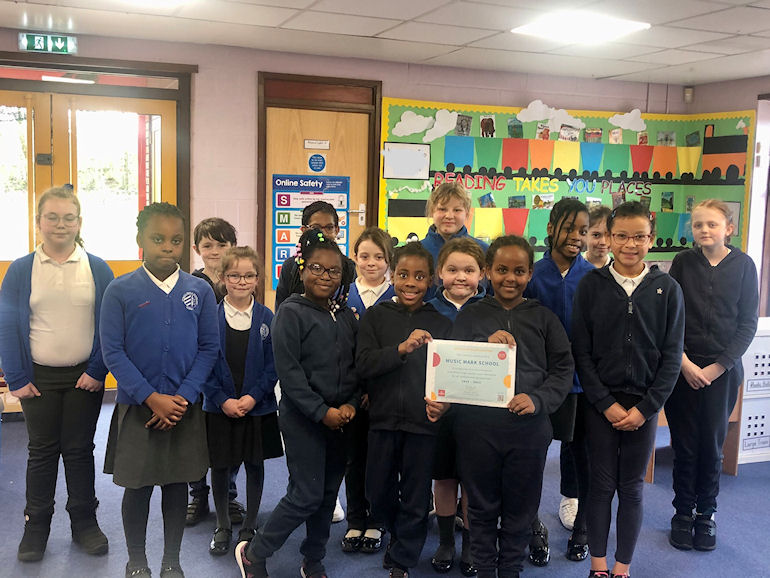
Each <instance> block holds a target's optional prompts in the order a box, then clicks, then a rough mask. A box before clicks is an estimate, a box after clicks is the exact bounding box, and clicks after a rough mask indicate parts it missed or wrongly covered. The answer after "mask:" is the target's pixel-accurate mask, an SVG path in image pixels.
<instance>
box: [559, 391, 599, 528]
mask: <svg viewBox="0 0 770 578" xmlns="http://www.w3.org/2000/svg"><path fill="white" fill-rule="evenodd" d="M576 395H577V411H576V414H575V431H574V432H573V434H572V441H571V442H561V453H560V455H559V465H560V467H561V495H562V496H565V497H567V498H577V499H578V511H577V516H575V526H574V531H575V532H578V531H581V530H583V531H584V530H585V529H586V520H587V517H588V487H589V485H590V480H591V472H590V467H589V465H588V440H586V427H585V413H586V412H587V411H595V410H594V409H593V408H592V407H591V406H590V405H589V403H588V402H587V401H586V399H585V394H584V393H578V394H576Z"/></svg>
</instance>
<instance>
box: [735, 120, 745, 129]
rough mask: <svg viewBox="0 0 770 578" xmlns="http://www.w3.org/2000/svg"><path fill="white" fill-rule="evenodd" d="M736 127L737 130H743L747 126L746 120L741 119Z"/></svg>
mask: <svg viewBox="0 0 770 578" xmlns="http://www.w3.org/2000/svg"><path fill="white" fill-rule="evenodd" d="M735 128H736V129H737V130H741V129H742V128H746V122H745V121H744V120H743V119H741V120H739V121H738V124H736V125H735Z"/></svg>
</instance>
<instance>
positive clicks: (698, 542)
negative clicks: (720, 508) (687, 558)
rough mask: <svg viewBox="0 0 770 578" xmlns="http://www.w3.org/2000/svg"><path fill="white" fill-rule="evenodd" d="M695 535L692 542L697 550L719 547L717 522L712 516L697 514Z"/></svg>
mask: <svg viewBox="0 0 770 578" xmlns="http://www.w3.org/2000/svg"><path fill="white" fill-rule="evenodd" d="M694 525H695V537H694V538H693V541H692V544H693V547H694V548H695V549H696V550H700V551H703V552H708V551H710V550H713V549H714V548H716V547H717V524H716V522H715V521H714V520H712V519H711V516H695V524H694Z"/></svg>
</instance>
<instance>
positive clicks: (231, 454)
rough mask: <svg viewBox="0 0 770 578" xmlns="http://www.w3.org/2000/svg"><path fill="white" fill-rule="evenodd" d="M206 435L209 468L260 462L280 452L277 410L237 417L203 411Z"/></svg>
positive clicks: (278, 455)
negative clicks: (204, 412) (264, 413)
mask: <svg viewBox="0 0 770 578" xmlns="http://www.w3.org/2000/svg"><path fill="white" fill-rule="evenodd" d="M206 437H207V438H208V448H209V456H210V464H211V467H212V468H231V467H234V466H239V465H241V464H242V463H247V464H259V463H262V460H266V459H270V458H278V457H280V456H282V455H283V445H282V444H281V432H280V430H279V429H278V414H277V412H273V413H269V414H267V415H246V416H244V417H239V418H231V417H227V416H226V415H225V414H223V413H209V412H206Z"/></svg>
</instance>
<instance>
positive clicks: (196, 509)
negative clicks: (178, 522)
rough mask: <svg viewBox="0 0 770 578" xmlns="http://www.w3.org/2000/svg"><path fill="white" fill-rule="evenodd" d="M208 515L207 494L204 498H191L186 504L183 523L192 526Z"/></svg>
mask: <svg viewBox="0 0 770 578" xmlns="http://www.w3.org/2000/svg"><path fill="white" fill-rule="evenodd" d="M208 515H209V499H208V496H206V497H205V498H193V499H192V501H191V502H190V503H189V504H187V515H186V516H185V519H184V523H185V525H187V526H194V525H195V524H197V523H198V522H200V521H201V520H203V519H204V518H205V517H206V516H208Z"/></svg>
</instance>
